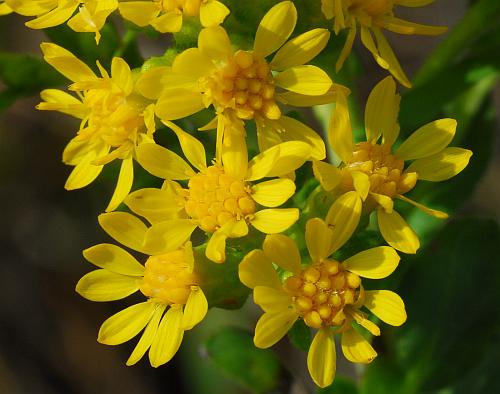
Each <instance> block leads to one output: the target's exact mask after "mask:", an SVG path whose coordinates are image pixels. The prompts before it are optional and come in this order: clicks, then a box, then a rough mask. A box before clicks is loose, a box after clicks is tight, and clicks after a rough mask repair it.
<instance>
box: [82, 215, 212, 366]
mask: <svg viewBox="0 0 500 394" xmlns="http://www.w3.org/2000/svg"><path fill="white" fill-rule="evenodd" d="M99 222H100V224H101V226H102V227H103V229H104V230H105V231H106V232H107V233H108V234H109V235H111V236H112V237H113V238H114V239H115V240H116V241H118V242H120V243H122V244H123V245H125V246H127V247H130V248H132V249H134V250H137V251H139V252H142V253H146V254H148V253H147V251H145V250H144V249H143V248H142V247H141V243H142V242H143V239H144V235H145V231H146V226H145V225H144V224H143V223H142V222H141V221H140V220H139V219H137V218H135V217H134V216H132V215H130V214H128V213H125V212H111V213H108V214H103V215H100V216H99ZM123 223H129V224H131V226H130V227H128V228H123V227H120V226H121V225H123ZM83 255H84V257H85V258H86V259H87V260H88V261H89V262H91V263H92V264H94V265H96V266H97V267H99V268H100V269H98V270H95V271H92V272H89V273H88V274H86V275H85V276H83V277H82V278H81V279H80V280H79V282H78V284H77V285H76V291H77V292H78V293H79V294H81V295H82V296H83V297H85V298H87V299H89V300H91V301H99V302H100V301H114V300H120V299H122V298H125V297H127V296H129V295H131V294H133V293H135V292H136V291H140V292H141V293H142V294H143V295H144V296H145V297H147V301H145V302H141V303H138V304H135V305H132V306H130V307H128V308H126V309H124V310H122V311H121V312H118V313H116V314H115V315H113V316H111V317H110V318H109V319H107V320H106V321H105V322H104V323H103V325H102V326H101V328H100V330H99V335H98V338H97V340H98V341H99V342H100V343H103V344H105V345H118V344H121V343H124V342H126V341H128V340H130V339H132V338H134V337H135V336H137V335H138V334H139V333H140V332H141V331H142V330H143V329H144V331H143V333H142V335H141V338H140V339H139V341H138V343H137V345H136V347H135V349H134V350H133V352H132V354H131V355H130V357H129V359H128V361H127V365H133V364H135V363H137V362H138V361H139V360H140V359H141V358H142V356H143V355H144V354H145V353H146V352H147V351H148V349H149V360H150V363H151V365H152V366H153V367H158V366H160V365H162V364H165V363H166V362H168V361H169V360H170V359H171V358H172V357H173V356H174V355H175V353H176V352H177V350H178V349H179V346H180V344H181V342H182V337H183V336H184V331H186V330H190V329H191V328H193V327H194V326H195V325H196V324H198V323H199V322H200V321H201V320H203V318H204V317H205V315H206V313H207V309H208V304H207V300H206V298H205V295H204V293H203V290H202V289H201V288H200V286H199V284H200V281H199V279H198V277H197V275H196V273H195V271H194V264H195V261H194V257H193V251H192V248H191V243H190V242H188V243H186V244H185V245H183V246H181V247H180V248H176V249H172V250H169V251H165V253H163V254H161V255H156V256H149V257H148V258H147V260H146V263H145V264H144V265H142V264H141V263H139V262H138V261H137V260H136V259H135V257H133V256H132V255H131V254H129V253H128V252H127V251H125V250H124V249H122V248H121V247H119V246H116V245H113V244H99V245H96V246H93V247H91V248H89V249H86V250H84V251H83Z"/></svg>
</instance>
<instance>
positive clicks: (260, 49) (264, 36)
mask: <svg viewBox="0 0 500 394" xmlns="http://www.w3.org/2000/svg"><path fill="white" fill-rule="evenodd" d="M296 21H297V10H296V9H295V6H294V5H293V3H292V2H291V1H284V2H281V3H279V4H277V5H275V6H274V7H272V8H271V10H269V12H268V13H267V14H266V15H265V16H264V17H263V19H262V20H261V22H260V24H259V27H258V29H257V33H256V36H255V42H254V46H253V50H237V51H233V49H232V47H231V42H230V40H229V37H228V35H227V33H226V31H225V30H224V29H223V28H222V27H220V26H215V27H209V28H205V29H203V30H202V31H201V33H200V35H199V37H198V47H197V48H189V49H187V50H185V51H184V52H182V53H180V54H179V55H177V56H176V57H175V59H174V61H173V64H172V67H158V68H154V69H151V70H150V71H148V72H146V73H145V74H144V75H143V76H142V77H141V78H140V80H139V81H138V89H139V91H140V92H141V93H142V94H143V95H144V96H146V97H148V98H150V99H157V100H158V102H157V105H156V114H157V115H158V117H159V118H161V119H162V120H175V119H180V118H183V117H185V116H189V115H192V114H194V113H196V112H198V111H200V110H202V109H204V108H208V107H209V106H211V105H213V107H214V109H215V111H216V113H217V114H218V115H219V116H218V121H217V119H214V120H213V121H212V122H210V123H209V124H208V125H207V126H205V127H204V128H202V129H206V130H208V129H214V128H216V127H217V128H218V131H217V132H218V139H217V140H218V144H217V146H218V150H219V148H220V144H221V143H222V140H223V135H224V134H225V132H226V131H227V130H225V128H224V125H225V124H228V123H230V122H234V121H236V120H238V119H239V120H243V121H246V120H250V119H254V120H255V122H256V124H257V137H258V143H259V148H260V150H261V151H264V150H265V149H267V148H270V147H271V146H274V145H276V144H277V143H279V142H282V141H288V140H302V141H305V142H307V143H309V144H310V145H311V146H313V156H314V157H315V158H316V159H318V160H321V159H322V158H324V157H325V147H324V143H323V141H322V140H321V138H320V137H319V136H318V134H317V133H316V132H314V131H313V130H312V129H310V128H308V127H307V126H305V125H303V124H302V123H301V122H299V121H297V120H294V119H292V118H289V117H286V116H282V113H281V109H280V107H279V106H278V104H277V102H282V103H285V104H290V105H295V106H299V107H300V106H312V105H316V104H321V103H326V102H331V101H334V99H335V96H336V93H337V92H338V91H339V90H340V91H347V92H348V90H347V89H346V88H343V87H340V85H332V81H331V79H330V77H329V76H328V75H327V74H326V73H325V72H324V71H323V70H321V69H320V68H318V67H316V66H312V65H306V64H305V63H307V62H308V61H310V60H311V59H313V58H314V57H315V56H316V55H317V54H318V53H319V52H321V50H322V49H323V48H324V47H325V45H326V43H327V42H328V39H329V32H328V31H327V30H326V29H314V30H311V31H308V32H306V33H304V34H301V35H299V36H297V37H295V38H293V39H291V40H289V41H287V40H288V38H289V37H290V35H291V34H292V32H293V30H294V28H295V24H296ZM276 51H277V52H276ZM274 52H276V54H275V56H274V58H273V59H272V60H271V61H270V62H268V61H267V60H266V57H267V56H269V55H271V54H272V53H274ZM277 88H279V89H280V90H281V91H277ZM222 117H223V118H225V119H226V120H225V121H222V125H221V119H222Z"/></svg>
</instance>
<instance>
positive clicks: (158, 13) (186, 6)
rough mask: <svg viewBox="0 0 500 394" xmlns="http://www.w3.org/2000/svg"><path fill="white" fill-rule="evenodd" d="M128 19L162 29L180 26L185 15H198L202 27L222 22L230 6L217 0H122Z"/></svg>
mask: <svg viewBox="0 0 500 394" xmlns="http://www.w3.org/2000/svg"><path fill="white" fill-rule="evenodd" d="M118 9H119V10H120V13H121V14H122V16H123V17H124V18H125V19H128V20H129V21H131V22H134V23H135V24H136V25H138V26H147V25H151V26H153V27H154V28H155V29H156V30H158V31H159V32H161V33H175V32H178V31H180V30H181V28H182V20H183V18H185V17H199V18H200V23H201V25H202V26H203V27H209V26H217V25H220V24H221V23H222V22H223V21H224V19H225V18H226V16H228V15H229V9H228V8H227V7H226V6H225V5H224V4H222V3H221V2H220V1H217V0H153V1H123V0H122V1H121V2H120V4H119V5H118Z"/></svg>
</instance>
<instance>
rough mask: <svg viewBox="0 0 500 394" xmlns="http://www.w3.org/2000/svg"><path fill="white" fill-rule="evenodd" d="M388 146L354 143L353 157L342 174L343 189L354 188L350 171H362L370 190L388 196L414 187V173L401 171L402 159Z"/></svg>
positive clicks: (415, 177) (415, 180) (402, 166)
mask: <svg viewBox="0 0 500 394" xmlns="http://www.w3.org/2000/svg"><path fill="white" fill-rule="evenodd" d="M390 149H391V148H390V146H388V145H377V144H371V143H369V142H361V143H359V144H356V148H355V150H354V153H353V157H352V160H351V162H350V163H347V165H346V167H345V171H344V176H343V181H342V184H343V187H344V189H345V190H354V186H353V179H352V176H351V174H350V172H352V171H359V172H363V173H365V174H366V175H368V177H369V180H370V191H371V192H372V193H377V194H382V195H385V196H388V197H390V198H392V197H394V196H395V195H396V194H403V193H406V192H408V191H410V190H411V189H413V188H414V187H415V184H416V182H417V176H416V173H414V172H410V173H405V172H403V168H404V161H403V160H400V159H398V158H396V157H395V156H394V155H392V154H391V153H390Z"/></svg>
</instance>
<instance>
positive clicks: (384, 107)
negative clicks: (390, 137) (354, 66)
mask: <svg viewBox="0 0 500 394" xmlns="http://www.w3.org/2000/svg"><path fill="white" fill-rule="evenodd" d="M398 97H399V96H398V95H397V94H396V83H395V82H394V79H393V78H392V77H386V78H384V79H383V80H382V81H380V82H379V83H378V84H377V85H376V86H375V87H374V88H373V90H372V91H371V93H370V95H369V96H368V101H367V102H366V109H365V132H366V140H367V141H368V142H375V141H377V140H378V139H379V137H380V136H381V135H385V134H386V133H387V132H389V133H391V132H392V131H393V129H394V127H395V123H396V119H397V116H398V112H399V98H398Z"/></svg>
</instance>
